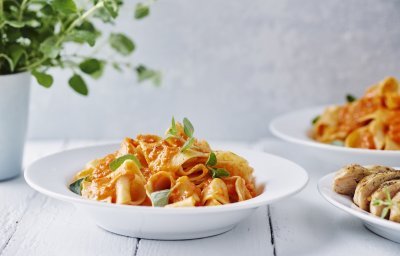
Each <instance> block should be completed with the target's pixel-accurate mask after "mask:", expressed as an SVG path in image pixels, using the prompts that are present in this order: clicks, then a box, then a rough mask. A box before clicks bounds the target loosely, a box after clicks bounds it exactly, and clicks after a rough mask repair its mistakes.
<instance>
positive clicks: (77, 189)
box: [69, 178, 85, 195]
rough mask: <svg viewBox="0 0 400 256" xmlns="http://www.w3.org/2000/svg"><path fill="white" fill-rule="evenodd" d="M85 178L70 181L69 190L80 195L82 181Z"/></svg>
mask: <svg viewBox="0 0 400 256" xmlns="http://www.w3.org/2000/svg"><path fill="white" fill-rule="evenodd" d="M84 180H85V178H81V179H78V180H76V181H74V182H72V183H71V184H70V185H69V190H71V191H72V192H74V193H75V194H78V195H81V191H82V181H84Z"/></svg>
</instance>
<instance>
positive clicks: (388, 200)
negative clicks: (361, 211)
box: [372, 187, 393, 219]
mask: <svg viewBox="0 0 400 256" xmlns="http://www.w3.org/2000/svg"><path fill="white" fill-rule="evenodd" d="M385 193H386V199H385V200H381V199H374V201H372V204H373V205H375V206H385V208H383V210H382V214H381V218H382V219H384V218H386V216H387V214H388V213H389V210H390V209H391V208H392V207H393V201H392V198H391V196H390V192H389V189H388V188H387V187H386V188H385Z"/></svg>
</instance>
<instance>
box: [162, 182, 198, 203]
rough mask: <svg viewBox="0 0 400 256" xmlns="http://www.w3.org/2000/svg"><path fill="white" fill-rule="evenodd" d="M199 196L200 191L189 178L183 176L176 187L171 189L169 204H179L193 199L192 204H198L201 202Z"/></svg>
mask: <svg viewBox="0 0 400 256" xmlns="http://www.w3.org/2000/svg"><path fill="white" fill-rule="evenodd" d="M199 194H200V190H199V189H198V188H197V187H196V186H195V185H194V184H193V183H192V182H191V181H190V180H189V178H188V177H187V176H182V177H179V178H178V179H177V180H176V183H175V186H174V187H173V188H171V193H170V196H169V202H171V203H178V202H180V201H185V200H186V199H188V198H192V199H190V200H191V202H192V201H193V200H194V201H193V202H194V203H197V202H199V201H200V197H199ZM187 202H189V201H186V203H187ZM186 203H184V204H186ZM192 206H194V205H192Z"/></svg>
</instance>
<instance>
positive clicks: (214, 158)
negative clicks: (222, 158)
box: [206, 152, 217, 166]
mask: <svg viewBox="0 0 400 256" xmlns="http://www.w3.org/2000/svg"><path fill="white" fill-rule="evenodd" d="M216 164H217V156H216V155H215V153H214V152H211V153H210V155H209V156H208V160H207V162H206V165H207V166H215V165H216Z"/></svg>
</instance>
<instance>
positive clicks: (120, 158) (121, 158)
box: [109, 154, 142, 171]
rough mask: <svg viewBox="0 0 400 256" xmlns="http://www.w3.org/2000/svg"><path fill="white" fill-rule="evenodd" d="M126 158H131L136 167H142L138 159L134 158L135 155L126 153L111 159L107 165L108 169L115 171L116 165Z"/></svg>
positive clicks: (119, 164)
mask: <svg viewBox="0 0 400 256" xmlns="http://www.w3.org/2000/svg"><path fill="white" fill-rule="evenodd" d="M126 160H133V161H134V162H135V164H136V165H137V166H138V168H139V169H140V168H142V165H141V164H140V161H139V159H137V158H136V156H134V155H131V154H127V155H124V156H121V157H118V158H116V159H114V161H112V162H111V163H110V165H109V167H110V169H111V170H112V171H115V170H117V169H118V167H120V166H121V165H122V164H123V163H124V162H125V161H126Z"/></svg>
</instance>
